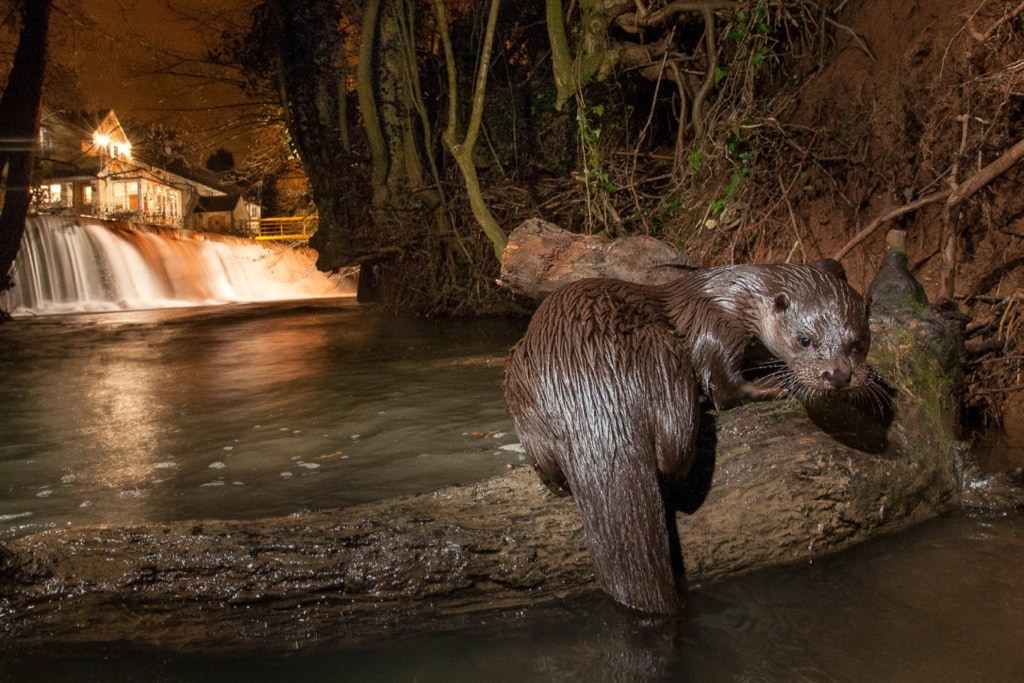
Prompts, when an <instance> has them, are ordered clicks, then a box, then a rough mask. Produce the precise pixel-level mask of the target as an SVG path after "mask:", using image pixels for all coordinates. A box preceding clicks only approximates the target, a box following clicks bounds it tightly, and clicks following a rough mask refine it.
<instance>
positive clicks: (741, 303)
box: [504, 262, 870, 615]
mask: <svg viewBox="0 0 1024 683" xmlns="http://www.w3.org/2000/svg"><path fill="white" fill-rule="evenodd" d="M837 266H838V264H837V263H836V262H827V263H823V264H820V265H805V266H798V265H740V266H724V267H720V268H708V269H703V270H696V271H691V272H688V273H686V274H684V275H682V276H681V277H680V278H679V279H677V280H675V281H673V282H670V283H668V284H665V285H641V284H634V283H630V282H626V281H622V280H614V279H586V280H579V281H576V282H572V283H570V284H567V285H565V286H564V287H562V288H561V289H559V290H557V291H555V292H554V293H552V294H551V295H550V296H548V297H547V298H546V299H545V300H544V301H543V302H542V303H541V305H540V306H539V307H538V308H537V311H536V313H535V314H534V316H533V319H532V320H531V321H530V324H529V326H528V328H527V330H526V333H525V334H524V336H523V338H522V339H521V340H520V341H519V342H518V343H517V344H516V345H515V346H514V347H513V348H512V350H511V352H510V353H509V356H508V359H507V361H506V366H505V386H504V390H505V402H506V406H507V408H508V412H509V415H510V417H511V419H512V423H513V425H514V427H515V429H516V431H517V433H518V434H519V437H520V440H521V441H522V443H523V446H524V448H525V449H526V452H527V454H528V455H529V456H530V457H531V458H532V459H533V461H534V464H535V467H536V469H537V471H538V473H539V475H540V476H541V478H542V480H544V481H545V483H547V484H548V485H549V486H551V487H553V488H564V487H566V486H567V487H568V489H569V492H570V493H572V495H573V496H574V498H575V500H576V504H577V506H578V508H579V511H580V517H581V520H582V523H583V531H584V537H585V541H586V544H587V548H588V550H589V552H590V554H591V557H592V558H593V561H594V567H595V572H596V575H597V579H598V582H599V584H600V586H601V588H602V589H603V590H604V591H605V592H606V593H607V594H608V595H609V596H610V597H611V598H612V599H613V600H614V601H616V602H617V603H619V604H621V605H624V606H626V607H629V608H631V609H633V610H636V611H638V612H641V613H646V614H656V615H673V614H676V613H678V612H679V611H680V609H681V607H682V604H683V601H684V595H685V576H684V573H683V567H682V559H681V556H680V553H679V548H678V537H677V533H676V528H675V510H674V509H673V507H672V506H671V504H670V501H671V499H672V495H673V494H674V493H675V492H678V491H679V489H680V487H681V486H682V484H683V483H684V482H685V480H686V478H687V475H688V474H689V471H690V469H691V466H692V465H693V461H694V459H695V456H696V443H697V429H698V423H699V420H700V410H701V408H700V400H701V394H702V393H703V394H704V395H706V396H707V397H709V398H710V399H711V401H712V402H713V403H714V405H715V407H717V408H726V407H730V406H733V405H736V404H738V403H742V402H744V401H754V400H764V399H770V398H778V397H781V396H783V395H786V394H790V395H793V396H796V397H798V398H806V397H816V396H822V395H830V394H833V393H835V392H846V391H851V390H856V389H857V388H858V387H860V386H862V385H864V384H865V383H866V382H868V381H869V379H870V370H869V369H868V368H867V365H866V362H865V361H866V356H867V352H868V348H869V345H870V331H869V328H868V322H867V307H866V305H865V303H864V300H863V299H862V298H861V296H860V295H859V294H858V293H857V292H856V291H855V290H854V289H853V288H852V287H850V286H849V285H848V284H847V283H846V281H845V278H844V277H839V276H837V272H838V273H839V274H841V273H842V270H841V266H839V267H838V268H839V270H838V271H836V267H837ZM758 346H760V347H761V348H762V349H763V350H765V351H767V353H768V354H770V355H771V356H774V358H776V359H777V360H776V363H778V362H781V363H783V366H782V367H781V368H778V369H776V372H775V373H774V374H773V375H771V376H769V377H768V380H770V382H769V383H768V384H764V383H760V382H755V381H748V380H747V379H746V378H745V377H744V375H743V371H744V370H745V369H746V365H747V363H748V359H749V358H750V357H751V355H750V354H751V351H752V350H754V349H755V348H756V347H758Z"/></svg>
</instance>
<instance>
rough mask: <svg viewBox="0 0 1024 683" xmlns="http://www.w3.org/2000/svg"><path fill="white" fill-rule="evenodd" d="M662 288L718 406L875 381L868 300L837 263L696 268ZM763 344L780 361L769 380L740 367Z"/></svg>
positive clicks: (765, 351)
mask: <svg viewBox="0 0 1024 683" xmlns="http://www.w3.org/2000/svg"><path fill="white" fill-rule="evenodd" d="M660 294H661V296H662V297H663V299H664V301H665V302H666V303H665V305H666V306H667V314H668V317H669V318H670V319H671V320H672V322H673V325H674V327H675V331H676V334H677V335H678V336H679V337H680V338H682V339H683V340H684V343H685V344H686V346H687V348H688V349H689V352H690V355H691V358H692V362H693V364H694V366H695V368H697V371H698V374H699V378H700V383H701V386H702V388H703V390H704V393H705V394H706V395H707V396H708V397H709V398H710V399H711V400H712V402H713V403H714V405H715V408H717V409H720V410H721V409H725V408H730V407H732V406H735V405H737V404H739V403H743V402H746V401H757V400H765V399H771V398H779V397H781V396H784V395H786V394H793V395H794V396H796V397H798V398H804V399H807V398H815V397H821V396H826V395H830V394H832V393H833V392H841V393H852V392H857V391H859V390H861V389H863V388H864V387H866V386H868V385H869V384H870V382H871V377H872V370H871V368H870V367H869V366H868V364H867V362H866V361H867V353H868V350H869V348H870V346H871V328H870V326H869V325H868V307H867V305H866V303H865V301H864V299H863V298H862V297H861V295H860V294H859V293H857V291H856V290H855V289H853V288H852V287H851V286H850V285H849V284H848V283H847V281H846V274H845V272H844V271H843V269H842V266H841V265H840V264H839V263H838V262H836V261H832V260H825V261H819V262H816V263H813V264H810V265H794V264H774V265H736V266H723V267H719V268H707V269H703V270H696V271H693V272H691V273H690V274H688V275H686V276H684V277H682V278H680V279H678V280H675V281H673V282H671V283H669V284H668V285H665V286H664V288H663V289H662V291H661V292H660ZM759 352H760V355H761V356H762V357H763V356H764V355H765V354H766V355H767V356H768V357H769V358H770V359H772V361H773V362H771V361H770V362H769V365H774V366H775V368H776V372H775V373H774V375H773V376H769V377H767V378H765V379H768V380H769V382H768V383H767V384H764V383H762V384H755V383H753V382H750V381H747V380H746V379H745V378H744V375H743V371H744V370H745V369H747V367H746V366H747V365H749V363H750V361H751V359H752V358H756V357H757V356H758V355H759ZM770 380H776V381H775V382H774V383H772V382H771V381H770Z"/></svg>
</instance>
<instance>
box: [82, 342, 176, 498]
mask: <svg viewBox="0 0 1024 683" xmlns="http://www.w3.org/2000/svg"><path fill="white" fill-rule="evenodd" d="M160 379H161V378H160V377H158V376H154V373H153V372H152V370H151V369H149V368H147V367H146V366H143V365H139V364H137V363H135V362H134V361H133V360H132V359H124V360H112V361H110V362H108V363H106V364H104V365H103V366H102V367H101V368H99V369H97V370H96V375H95V376H94V377H93V378H91V382H90V384H91V386H90V388H89V389H88V393H87V394H86V399H87V400H86V401H85V402H84V403H83V404H82V405H80V406H79V410H80V414H79V416H78V418H77V420H76V421H77V422H78V424H79V429H80V431H81V432H82V434H83V436H84V437H85V438H86V439H90V440H92V441H93V442H94V443H95V446H96V448H95V451H94V453H95V456H94V458H92V459H91V460H90V461H89V462H88V463H86V464H85V469H84V471H82V472H80V473H78V476H80V477H82V478H83V479H85V480H86V481H90V480H91V481H94V482H96V483H98V484H101V485H102V486H104V487H106V488H110V489H114V490H116V491H118V495H119V496H120V497H121V498H122V499H123V500H124V503H123V504H124V505H125V506H128V507H129V508H133V509H141V508H142V507H144V500H145V496H144V494H143V489H144V487H145V485H146V484H147V483H148V482H149V481H150V480H151V479H152V476H153V468H154V466H155V464H156V462H157V460H158V458H159V457H160V454H159V451H160V449H159V444H160V436H161V434H162V432H163V430H164V427H163V425H162V424H161V423H160V421H159V416H160V415H162V414H163V413H164V412H165V407H164V405H163V404H162V401H161V399H160V383H161V382H160ZM122 512H123V513H125V514H131V511H129V510H122Z"/></svg>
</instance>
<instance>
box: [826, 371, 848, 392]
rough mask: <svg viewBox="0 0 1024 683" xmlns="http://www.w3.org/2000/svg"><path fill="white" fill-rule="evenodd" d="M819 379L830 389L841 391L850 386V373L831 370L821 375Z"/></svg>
mask: <svg viewBox="0 0 1024 683" xmlns="http://www.w3.org/2000/svg"><path fill="white" fill-rule="evenodd" d="M821 379H822V380H823V381H824V382H825V384H828V385H829V386H831V387H834V388H836V389H842V388H843V387H845V386H848V385H849V384H850V373H849V371H847V370H840V369H839V368H832V369H831V370H826V371H825V372H823V373H821Z"/></svg>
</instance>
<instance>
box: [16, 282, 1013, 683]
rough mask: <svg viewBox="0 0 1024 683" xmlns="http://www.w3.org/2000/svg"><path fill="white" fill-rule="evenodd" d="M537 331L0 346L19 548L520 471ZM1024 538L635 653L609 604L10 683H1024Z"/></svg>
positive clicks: (800, 589)
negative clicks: (450, 628)
mask: <svg viewBox="0 0 1024 683" xmlns="http://www.w3.org/2000/svg"><path fill="white" fill-rule="evenodd" d="M522 329H523V324H522V322H520V321H508V320H502V319H486V320H465V321H463V320H430V319H420V318H407V317H395V316H392V315H389V314H387V313H386V312H383V311H381V310H379V309H374V308H365V307H361V306H360V305H358V304H356V303H355V302H354V301H353V300H351V299H317V300H307V301H301V302H284V303H273V304H247V305H233V306H224V307H211V308H192V309H171V310H161V311H136V312H120V313H98V314H81V315H66V316H54V317H46V318H27V319H19V320H16V321H15V322H13V323H9V324H4V325H0V377H2V381H0V540H3V539H5V538H12V537H14V536H20V535H24V534H29V533H35V532H38V531H42V530H45V529H51V528H58V527H65V526H69V525H83V524H122V523H133V522H140V521H158V520H179V519H192V518H251V517H260V516H267V515H285V514H290V513H293V512H297V511H301V510H315V509H321V508H330V507H336V506H342V505H349V504H353V503H358V502H363V501H369V500H374V499H379V498H385V497H390V496H394V495H398V494H403V493H409V492H415V491H429V490H433V489H436V488H439V487H442V486H446V485H449V484H452V483H459V482H468V481H473V480H477V479H480V478H484V477H488V476H491V475H494V474H498V473H501V472H503V471H505V469H506V468H507V467H508V466H509V465H514V464H519V463H521V462H522V457H523V456H522V454H521V453H520V451H519V449H517V447H516V446H517V438H516V436H515V434H514V433H513V431H512V429H511V425H510V424H509V422H508V419H507V418H506V416H505V412H504V408H503V405H502V398H501V377H502V361H503V358H504V356H505V354H506V352H507V350H508V347H509V345H510V344H511V343H513V342H514V340H515V339H516V338H517V337H518V336H519V334H521V332H522ZM1022 643H1024V517H1021V516H1020V515H1017V514H1012V515H1000V516H976V515H970V514H966V513H959V514H954V515H951V516H949V517H946V518H944V519H940V520H935V521H933V522H931V523H928V524H925V525H923V526H921V527H918V528H916V529H912V530H910V531H907V532H904V533H901V534H898V535H895V536H891V537H887V538H883V539H880V540H877V541H874V542H871V543H868V544H865V545H863V546H860V547H858V548H855V549H853V550H851V551H848V552H845V553H843V554H840V555H838V556H835V557H832V558H828V559H826V560H823V561H818V562H814V563H810V564H806V565H800V566H797V567H792V568H787V569H784V570H775V571H769V572H762V573H758V574H756V575H751V576H747V577H741V578H737V579H731V580H728V581H722V582H719V583H716V584H712V585H708V586H695V587H693V590H692V591H691V595H690V602H689V605H688V609H687V615H686V623H685V629H684V633H682V634H681V636H680V638H679V639H678V642H675V643H673V644H671V645H668V646H659V647H646V646H638V645H637V644H636V642H635V638H633V637H631V636H630V634H629V633H628V628H627V627H626V626H625V625H624V624H623V621H622V620H621V618H620V617H619V615H618V614H617V613H616V611H615V610H614V609H611V608H610V607H609V606H608V604H607V603H606V601H604V600H602V599H594V600H590V601H584V602H579V603H572V604H565V605H556V606H549V607H543V608H535V609H527V610H520V611H517V612H515V613H511V614H505V613H499V614H493V615H484V616H481V617H480V623H479V625H478V626H477V627H476V628H474V629H472V630H471V631H464V632H457V633H435V634H421V635H417V636H409V637H397V636H396V637H393V638H382V639H380V640H379V641H377V642H375V643H372V644H367V643H359V644H351V643H345V642H320V643H317V644H316V646H315V647H314V646H310V645H305V646H303V647H301V648H298V649H292V648H291V647H289V646H288V644H280V643H267V644H266V648H265V650H264V651H263V652H262V654H259V655H254V654H253V653H252V649H251V648H246V652H245V654H244V656H242V655H239V656H232V655H231V654H225V653H223V652H218V653H217V654H194V653H193V654H188V653H179V652H169V651H159V650H153V649H144V648H141V647H138V646H136V645H133V644H132V643H112V644H107V645H90V646H70V645H69V646H61V647H59V648H55V647H53V646H52V645H51V646H47V647H45V648H44V647H37V646H30V645H24V646H19V645H18V644H17V643H8V644H6V645H4V646H3V647H2V648H0V650H2V657H0V680H12V681H13V680H51V681H61V680H67V681H76V680H103V681H105V680H110V681H117V680H139V679H142V678H145V679H147V680H149V681H178V680H180V681H192V680H209V681H220V680H248V681H253V680H255V681H271V680H273V681H278V680H382V681H392V680H402V681H413V680H415V681H450V680H459V681H461V680H492V681H506V680H507V681H513V680H515V681H521V680H591V681H604V680H679V681H867V680H871V681H939V680H941V681H1018V680H1024V647H1022V646H1021V644H1022Z"/></svg>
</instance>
